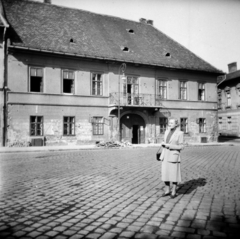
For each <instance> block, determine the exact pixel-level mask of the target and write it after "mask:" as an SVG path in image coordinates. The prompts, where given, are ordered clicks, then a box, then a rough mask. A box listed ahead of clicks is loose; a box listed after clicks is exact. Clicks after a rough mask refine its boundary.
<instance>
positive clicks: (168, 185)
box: [164, 182, 170, 194]
mask: <svg viewBox="0 0 240 239" xmlns="http://www.w3.org/2000/svg"><path fill="white" fill-rule="evenodd" d="M164 183H165V194H167V193H170V182H164Z"/></svg>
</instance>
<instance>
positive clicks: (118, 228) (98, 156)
mask: <svg viewBox="0 0 240 239" xmlns="http://www.w3.org/2000/svg"><path fill="white" fill-rule="evenodd" d="M156 150H157V149H156V148H145V149H112V150H88V151H84V150H82V151H72V152H41V153H19V154H13V153H10V154H1V155H0V157H1V159H0V162H1V182H0V207H1V210H0V218H1V220H0V237H1V238H37V239H48V238H57V239H65V238H71V239H77V238H89V239H95V238H101V239H113V238H125V239H126V238H144V239H151V238H154V239H155V238H189V239H192V238H193V239H203V238H224V237H225V238H238V237H239V235H240V147H237V146H216V147H189V148H186V149H185V150H184V151H183V155H182V174H183V182H182V184H180V185H179V189H178V194H179V195H178V197H176V198H175V199H171V198H170V197H162V194H163V187H164V184H163V183H162V182H161V181H160V176H161V175H160V168H161V163H160V162H157V161H156V160H155V153H156Z"/></svg>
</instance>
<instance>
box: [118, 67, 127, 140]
mask: <svg viewBox="0 0 240 239" xmlns="http://www.w3.org/2000/svg"><path fill="white" fill-rule="evenodd" d="M126 68H127V66H126V64H125V63H122V64H121V65H120V67H119V71H118V140H119V142H120V141H121V121H120V99H121V98H120V75H122V78H121V79H122V81H123V82H125V81H126V79H127V78H126V76H125V70H126Z"/></svg>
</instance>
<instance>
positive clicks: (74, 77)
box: [61, 69, 76, 95]
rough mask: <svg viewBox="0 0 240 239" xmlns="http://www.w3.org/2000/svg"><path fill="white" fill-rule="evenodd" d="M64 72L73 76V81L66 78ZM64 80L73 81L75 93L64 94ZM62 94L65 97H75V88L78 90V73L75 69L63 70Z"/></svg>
mask: <svg viewBox="0 0 240 239" xmlns="http://www.w3.org/2000/svg"><path fill="white" fill-rule="evenodd" d="M64 72H68V74H69V73H72V74H73V79H68V78H64ZM64 80H72V81H73V87H72V89H73V92H71V93H69V92H64ZM61 86H62V94H64V95H75V88H76V71H75V70H73V69H62V84H61Z"/></svg>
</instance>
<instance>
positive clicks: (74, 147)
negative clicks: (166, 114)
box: [0, 142, 235, 154]
mask: <svg viewBox="0 0 240 239" xmlns="http://www.w3.org/2000/svg"><path fill="white" fill-rule="evenodd" d="M234 145H235V144H234V143H218V142H215V143H189V144H188V146H187V147H205V146H234ZM159 146H160V144H133V145H132V146H127V147H120V148H118V147H116V148H104V147H98V146H97V145H93V144H92V145H66V146H62V145H61V146H42V147H41V146H39V147H0V154H1V153H18V152H19V153H20V152H46V151H73V150H97V149H123V148H149V147H155V148H158V147H159Z"/></svg>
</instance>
